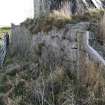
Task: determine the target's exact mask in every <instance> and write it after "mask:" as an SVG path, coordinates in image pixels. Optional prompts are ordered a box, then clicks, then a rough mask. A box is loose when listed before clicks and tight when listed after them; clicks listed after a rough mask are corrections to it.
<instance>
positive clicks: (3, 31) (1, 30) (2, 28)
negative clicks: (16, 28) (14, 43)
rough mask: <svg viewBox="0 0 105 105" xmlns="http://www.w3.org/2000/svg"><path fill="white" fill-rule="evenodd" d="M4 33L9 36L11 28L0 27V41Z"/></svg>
mask: <svg viewBox="0 0 105 105" xmlns="http://www.w3.org/2000/svg"><path fill="white" fill-rule="evenodd" d="M5 32H8V33H9V34H10V32H11V28H10V27H1V28H0V39H1V38H2V36H3V33H5Z"/></svg>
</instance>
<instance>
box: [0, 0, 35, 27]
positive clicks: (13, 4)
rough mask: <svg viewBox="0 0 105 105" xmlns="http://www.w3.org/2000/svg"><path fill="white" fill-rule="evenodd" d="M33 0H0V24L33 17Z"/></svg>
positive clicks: (15, 22) (6, 24)
mask: <svg viewBox="0 0 105 105" xmlns="http://www.w3.org/2000/svg"><path fill="white" fill-rule="evenodd" d="M33 10H34V8H33V0H0V26H10V24H11V23H14V24H19V23H21V22H22V21H24V20H25V19H26V18H28V17H33V14H34V13H33Z"/></svg>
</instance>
